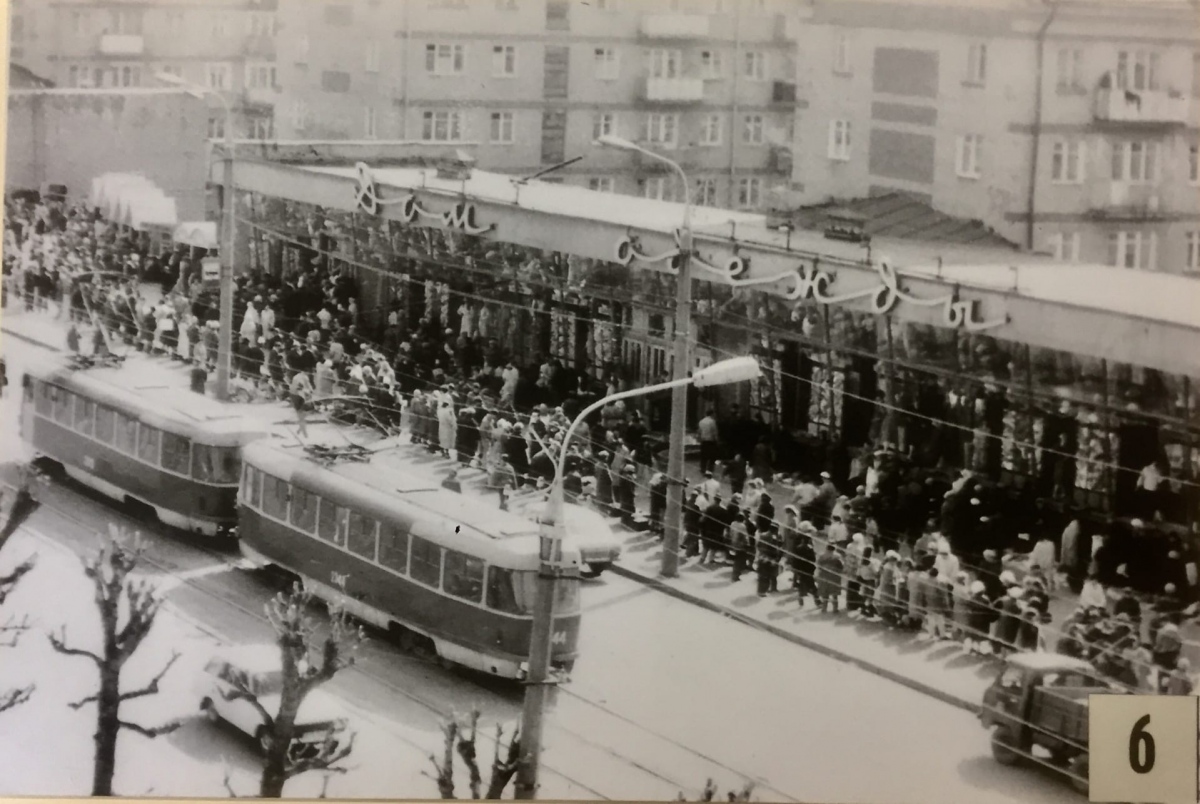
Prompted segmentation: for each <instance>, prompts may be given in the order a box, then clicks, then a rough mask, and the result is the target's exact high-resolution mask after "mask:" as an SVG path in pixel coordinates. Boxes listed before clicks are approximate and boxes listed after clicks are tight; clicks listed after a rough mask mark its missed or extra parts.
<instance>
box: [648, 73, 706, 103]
mask: <svg viewBox="0 0 1200 804" xmlns="http://www.w3.org/2000/svg"><path fill="white" fill-rule="evenodd" d="M646 100H648V101H656V102H659V103H695V102H697V101H702V100H704V79H703V78H647V79H646Z"/></svg>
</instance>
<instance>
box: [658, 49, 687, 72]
mask: <svg viewBox="0 0 1200 804" xmlns="http://www.w3.org/2000/svg"><path fill="white" fill-rule="evenodd" d="M682 63H683V51H681V50H659V49H656V50H651V51H650V77H651V78H678V77H679V67H680V65H681V64H682Z"/></svg>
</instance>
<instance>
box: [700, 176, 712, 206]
mask: <svg viewBox="0 0 1200 804" xmlns="http://www.w3.org/2000/svg"><path fill="white" fill-rule="evenodd" d="M696 203H697V204H699V205H700V206H702V207H715V206H716V205H717V180H716V179H700V180H699V181H697V182H696Z"/></svg>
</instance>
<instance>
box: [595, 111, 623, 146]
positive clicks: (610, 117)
mask: <svg viewBox="0 0 1200 804" xmlns="http://www.w3.org/2000/svg"><path fill="white" fill-rule="evenodd" d="M616 133H617V116H616V115H615V114H613V113H612V112H597V113H596V114H594V115H592V139H593V140H598V139H600V138H601V137H606V136H608V135H610V134H616Z"/></svg>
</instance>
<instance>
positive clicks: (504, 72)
mask: <svg viewBox="0 0 1200 804" xmlns="http://www.w3.org/2000/svg"><path fill="white" fill-rule="evenodd" d="M516 74H517V48H516V47H515V46H514V45H495V46H493V47H492V77H493V78H511V77H513V76H514V75H516Z"/></svg>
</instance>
